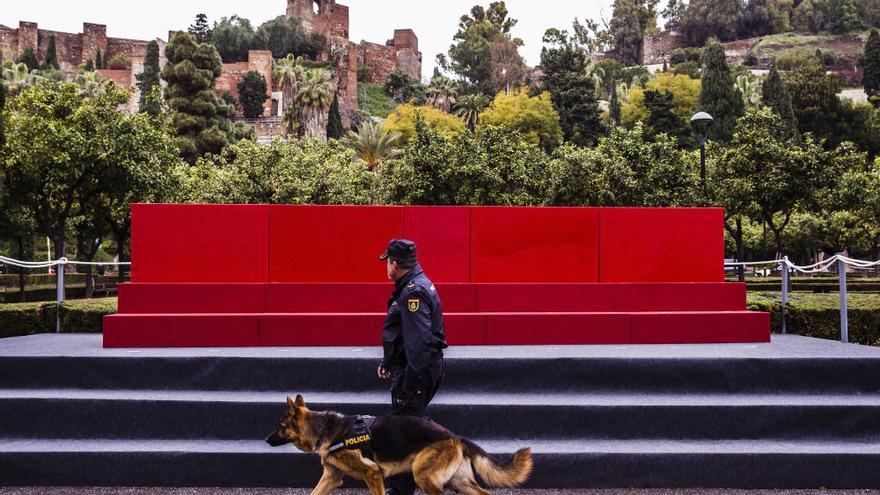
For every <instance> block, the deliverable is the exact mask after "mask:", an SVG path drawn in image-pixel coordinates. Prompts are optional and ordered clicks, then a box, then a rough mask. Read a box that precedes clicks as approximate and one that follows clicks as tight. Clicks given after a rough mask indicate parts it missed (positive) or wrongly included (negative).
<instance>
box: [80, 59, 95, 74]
mask: <svg viewBox="0 0 880 495" xmlns="http://www.w3.org/2000/svg"><path fill="white" fill-rule="evenodd" d="M83 70H84V71H86V72H94V70H95V61H94V60H92V59H88V60H86V65H85V66H84V67H83Z"/></svg>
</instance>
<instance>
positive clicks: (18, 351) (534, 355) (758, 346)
mask: <svg viewBox="0 0 880 495" xmlns="http://www.w3.org/2000/svg"><path fill="white" fill-rule="evenodd" d="M444 353H445V355H446V358H447V359H468V358H492V359H548V358H580V359H593V358H627V359H681V358H684V359H688V358H703V359H714V358H725V359H755V358H758V359H772V358H789V359H791V358H817V359H827V358H844V359H845V358H860V359H866V358H867V359H880V347H871V346H864V345H855V344H842V343H840V342H837V341H833V340H824V339H814V338H810V337H802V336H798V335H773V336H772V342H769V343H754V344H681V345H573V346H550V345H547V346H498V347H495V346H458V347H452V348H450V349H448V350H447V351H444ZM16 356H35V357H45V356H70V357H137V358H145V357H159V358H168V357H245V358H257V359H259V358H278V357H298V358H355V359H359V358H363V359H379V358H381V356H382V348H381V347H241V348H234V347H230V348H180V349H178V348H165V349H104V347H103V345H102V337H101V335H100V334H60V335H59V334H54V333H52V334H38V335H29V336H26V337H13V338H8V339H2V344H0V357H16Z"/></svg>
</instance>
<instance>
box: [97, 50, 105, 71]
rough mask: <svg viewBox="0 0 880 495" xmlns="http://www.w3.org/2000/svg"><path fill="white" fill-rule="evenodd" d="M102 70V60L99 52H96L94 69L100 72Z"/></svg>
mask: <svg viewBox="0 0 880 495" xmlns="http://www.w3.org/2000/svg"><path fill="white" fill-rule="evenodd" d="M103 68H104V60H103V59H102V58H101V50H98V54H97V55H95V69H96V70H101V69H103Z"/></svg>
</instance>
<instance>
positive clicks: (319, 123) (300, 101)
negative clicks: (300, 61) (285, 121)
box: [294, 69, 333, 141]
mask: <svg viewBox="0 0 880 495" xmlns="http://www.w3.org/2000/svg"><path fill="white" fill-rule="evenodd" d="M294 102H295V104H296V105H297V106H298V107H299V111H300V113H301V116H302V123H303V130H304V131H305V137H307V138H318V139H320V140H321V141H326V140H327V118H328V116H329V112H330V104H331V103H333V84H332V83H331V82H330V73H329V72H328V71H326V70H324V69H306V70H304V71H303V74H302V77H301V79H300V80H299V82H298V84H297V91H296V96H295V97H294Z"/></svg>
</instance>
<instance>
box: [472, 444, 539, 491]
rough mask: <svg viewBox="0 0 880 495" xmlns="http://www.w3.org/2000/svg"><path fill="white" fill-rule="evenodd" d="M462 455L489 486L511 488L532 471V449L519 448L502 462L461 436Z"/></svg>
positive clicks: (521, 481) (520, 483)
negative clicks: (507, 459)
mask: <svg viewBox="0 0 880 495" xmlns="http://www.w3.org/2000/svg"><path fill="white" fill-rule="evenodd" d="M461 444H462V447H463V449H464V455H465V457H467V458H468V459H470V461H471V465H472V466H473V467H474V470H476V471H477V473H478V474H479V475H480V477H481V478H483V481H485V482H486V483H487V484H489V485H490V486H494V487H503V488H512V487H515V486H519V485H522V484H523V483H525V482H526V480H527V479H529V475H530V474H531V473H532V450H531V449H529V448H525V449H519V450H517V451H516V453H515V454H513V459H511V460H510V462H508V463H505V464H502V463H500V462H498V461H497V460H495V459H494V458H493V457H492V456H491V455H489V454H487V453H486V451H485V450H483V449H482V448H481V447H480V446H479V445H477V444H475V443H474V442H472V441H470V440H468V439H466V438H462V439H461Z"/></svg>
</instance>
